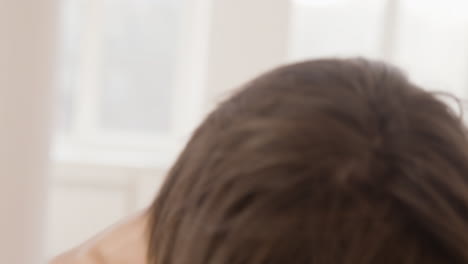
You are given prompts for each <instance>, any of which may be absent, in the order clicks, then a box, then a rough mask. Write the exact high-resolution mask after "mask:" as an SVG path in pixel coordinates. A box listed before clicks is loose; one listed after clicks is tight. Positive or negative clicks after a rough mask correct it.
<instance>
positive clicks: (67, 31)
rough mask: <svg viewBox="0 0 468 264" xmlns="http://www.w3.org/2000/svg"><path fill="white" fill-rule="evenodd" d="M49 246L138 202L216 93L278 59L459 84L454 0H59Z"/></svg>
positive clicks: (464, 36)
mask: <svg viewBox="0 0 468 264" xmlns="http://www.w3.org/2000/svg"><path fill="white" fill-rule="evenodd" d="M63 3H64V4H63V6H62V8H61V14H62V16H61V20H60V21H61V22H60V49H59V50H60V56H59V71H58V73H59V74H58V76H59V78H58V86H59V96H58V97H57V103H56V104H57V107H56V117H57V125H56V129H55V130H56V133H55V137H54V139H55V140H54V142H55V143H54V148H53V166H52V172H51V173H52V180H51V183H50V195H49V205H50V207H49V211H48V212H49V213H48V218H47V219H48V221H47V223H48V228H47V235H48V243H47V245H48V250H47V255H48V256H52V255H55V254H57V253H59V252H60V251H62V250H65V249H67V248H69V247H71V246H73V245H76V244H77V243H80V242H81V241H83V240H84V239H86V238H88V237H89V236H91V235H92V234H94V233H95V232H97V231H98V230H101V229H102V228H104V227H106V226H108V225H109V224H111V223H113V222H115V221H116V220H118V219H119V218H121V217H123V216H125V215H127V214H130V213H131V212H134V211H136V210H139V209H141V208H144V207H145V206H148V205H149V203H150V201H151V200H152V199H153V197H154V195H155V194H156V192H157V189H158V187H159V186H160V184H161V182H162V180H163V178H164V175H165V173H166V171H167V169H168V168H169V167H170V165H171V163H172V162H173V160H174V158H175V157H176V156H177V153H178V152H179V151H180V149H181V148H182V147H183V144H184V142H185V141H186V139H187V138H188V136H189V135H190V131H191V130H192V129H193V128H194V126H195V125H196V124H198V123H199V122H200V120H201V119H202V118H203V116H204V115H205V114H206V112H207V111H209V110H210V109H212V108H213V107H214V106H215V105H216V102H218V101H219V100H221V99H222V98H225V97H226V96H228V95H229V91H230V90H231V89H233V88H235V87H237V86H238V85H240V84H241V83H243V82H244V81H247V80H248V79H249V78H251V77H253V76H255V75H257V74H258V73H260V72H262V71H264V70H267V69H269V68H271V67H274V66H277V65H280V64H282V63H286V62H290V61H297V60H304V59H310V58H317V57H323V56H344V57H349V56H365V57H368V58H374V59H383V60H386V61H388V62H391V63H394V64H396V65H398V66H400V67H401V68H403V69H404V70H405V71H406V72H408V74H409V75H410V76H411V78H412V79H413V80H414V81H415V82H417V83H419V84H421V85H423V86H424V87H427V88H428V89H431V90H439V91H447V92H451V93H454V94H456V95H458V96H460V97H465V96H466V91H467V90H466V88H467V86H468V75H467V73H468V16H466V13H467V12H468V2H467V1H463V0H444V1H440V0H400V1H397V0H296V1H288V0H216V1H215V0H64V1H63Z"/></svg>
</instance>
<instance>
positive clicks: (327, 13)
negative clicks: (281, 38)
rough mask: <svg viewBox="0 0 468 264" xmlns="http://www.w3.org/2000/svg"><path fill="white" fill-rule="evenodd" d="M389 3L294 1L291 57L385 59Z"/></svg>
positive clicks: (366, 0)
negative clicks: (384, 30)
mask: <svg viewBox="0 0 468 264" xmlns="http://www.w3.org/2000/svg"><path fill="white" fill-rule="evenodd" d="M385 4H386V1H383V0H293V1H292V16H291V40H290V41H291V45H290V57H291V58H292V59H294V60H302V59H310V58H318V57H329V56H331V57H333V56H366V57H373V58H380V57H382V34H383V29H384V28H383V25H384V24H383V22H384V13H385Z"/></svg>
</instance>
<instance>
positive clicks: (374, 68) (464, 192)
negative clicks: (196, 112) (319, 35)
mask: <svg viewBox="0 0 468 264" xmlns="http://www.w3.org/2000/svg"><path fill="white" fill-rule="evenodd" d="M150 213H151V216H152V225H151V228H150V232H149V233H150V246H149V252H150V256H149V257H150V263H151V264H267V263H268V264H275V263H278V264H279V263H282V264H283V263H290V264H306V263H313V264H370V263H373V264H385V263H408V264H423V263H424V264H431V263H437V264H439V263H467V262H468V251H467V250H466V249H467V248H468V222H467V220H468V219H467V217H468V215H467V213H468V140H467V136H466V134H465V131H464V127H463V125H462V123H461V121H460V119H459V118H458V117H456V116H455V115H454V114H453V113H452V112H451V110H450V108H449V107H448V106H446V105H445V104H444V103H443V102H441V101H440V100H438V99H437V98H436V97H435V96H434V95H433V94H431V93H429V92H426V91H423V90H422V89H419V88H418V87H416V86H415V85H413V84H411V83H410V82H409V81H408V80H407V79H406V78H405V77H404V76H403V75H402V74H400V73H399V72H398V71H397V70H396V69H394V68H392V67H389V66H386V65H384V64H381V63H376V62H369V61H366V60H362V59H351V60H332V59H330V60H317V61H307V62H303V63H298V64H294V65H288V66H284V67H281V68H278V69H276V70H273V71H271V72H269V73H266V74H264V75H262V76H260V77H259V78H257V79H255V80H253V81H252V82H250V83H248V84H246V85H245V86H244V87H243V88H242V89H241V90H240V91H239V92H237V93H236V94H235V95H234V96H232V97H231V98H230V99H229V100H227V101H225V102H224V103H222V104H221V105H220V106H219V107H218V109H217V110H215V111H214V112H213V113H212V114H211V115H209V116H208V118H207V119H206V120H205V122H204V123H203V124H202V125H201V126H200V127H199V128H198V129H197V130H196V131H195V133H194V135H193V137H192V139H191V141H190V142H189V143H188V145H187V146H186V148H185V150H184V151H183V153H182V154H181V156H180V157H179V160H178V161H177V162H176V164H175V165H174V167H173V168H172V170H171V171H170V173H169V175H168V178H167V180H166V182H165V184H164V185H163V188H162V190H161V192H160V194H159V196H158V197H157V199H156V200H155V202H154V204H153V206H152V208H151V210H150Z"/></svg>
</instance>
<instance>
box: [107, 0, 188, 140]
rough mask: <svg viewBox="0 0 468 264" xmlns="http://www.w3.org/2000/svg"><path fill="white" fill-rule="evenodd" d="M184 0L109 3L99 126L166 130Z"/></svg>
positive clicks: (112, 1) (134, 0)
mask: <svg viewBox="0 0 468 264" xmlns="http://www.w3.org/2000/svg"><path fill="white" fill-rule="evenodd" d="M180 2H181V1H176V0H106V1H104V3H105V6H104V10H105V22H104V29H103V45H102V56H103V60H102V69H101V72H102V79H101V80H102V83H101V85H102V88H101V89H102V90H101V91H102V92H101V103H100V109H101V110H100V125H101V126H102V128H104V129H111V130H126V131H146V132H154V131H167V130H168V129H169V128H170V119H171V102H172V99H173V98H172V96H171V89H173V75H174V66H175V59H176V46H177V36H178V29H179V23H178V22H179V20H180V14H181V3H180Z"/></svg>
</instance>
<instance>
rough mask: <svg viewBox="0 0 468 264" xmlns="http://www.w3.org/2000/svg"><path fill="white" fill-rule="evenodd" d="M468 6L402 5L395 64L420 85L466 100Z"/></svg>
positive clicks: (433, 0) (415, 1)
mask: <svg viewBox="0 0 468 264" xmlns="http://www.w3.org/2000/svg"><path fill="white" fill-rule="evenodd" d="M467 8H468V2H466V1H462V0H448V1H438V0H411V1H402V3H401V7H400V20H399V23H398V28H397V29H398V30H397V43H396V50H395V61H396V62H397V63H398V65H400V66H402V67H403V68H404V69H406V70H408V72H409V76H410V77H411V78H412V79H414V81H416V82H417V83H419V84H421V85H423V86H424V87H427V88H429V89H431V90H432V89H433V90H439V91H440V90H443V91H447V92H450V93H453V94H455V95H457V96H461V97H466V95H467V93H466V91H467V86H468V78H467V75H466V73H468V16H466V10H467Z"/></svg>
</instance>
